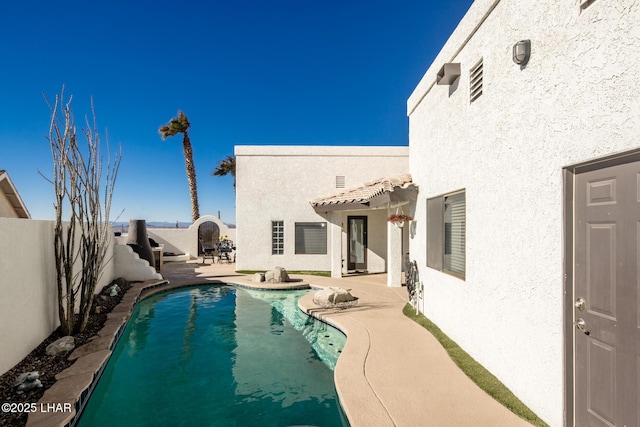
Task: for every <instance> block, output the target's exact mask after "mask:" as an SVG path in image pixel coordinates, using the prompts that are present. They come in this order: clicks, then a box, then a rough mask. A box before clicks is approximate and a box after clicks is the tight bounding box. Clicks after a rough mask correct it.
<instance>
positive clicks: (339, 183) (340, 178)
mask: <svg viewBox="0 0 640 427" xmlns="http://www.w3.org/2000/svg"><path fill="white" fill-rule="evenodd" d="M344 187H345V177H344V175H337V176H336V188H344Z"/></svg>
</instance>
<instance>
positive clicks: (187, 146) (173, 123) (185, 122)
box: [158, 111, 200, 222]
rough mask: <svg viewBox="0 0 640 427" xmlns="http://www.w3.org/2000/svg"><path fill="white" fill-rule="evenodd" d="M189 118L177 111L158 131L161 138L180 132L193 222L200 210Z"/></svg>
mask: <svg viewBox="0 0 640 427" xmlns="http://www.w3.org/2000/svg"><path fill="white" fill-rule="evenodd" d="M189 126H191V124H190V123H189V119H187V116H186V115H185V114H184V113H183V112H182V111H178V116H177V117H174V118H172V119H171V120H169V123H167V124H166V125H164V126H162V127H161V128H160V129H159V130H158V132H160V135H162V139H163V140H165V139H167V137H168V136H176V135H177V134H179V133H181V134H182V149H183V151H184V162H185V167H186V169H187V179H188V180H189V193H190V194H191V219H192V220H193V221H194V222H195V221H196V220H197V219H198V218H200V210H199V208H198V189H197V187H196V168H195V166H194V164H193V149H192V148H191V140H190V139H189V132H188V131H189Z"/></svg>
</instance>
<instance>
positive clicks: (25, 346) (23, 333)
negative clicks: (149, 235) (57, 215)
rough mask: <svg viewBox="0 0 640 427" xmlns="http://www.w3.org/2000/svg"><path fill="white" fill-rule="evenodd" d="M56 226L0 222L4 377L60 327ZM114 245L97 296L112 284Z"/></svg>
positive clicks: (0, 343) (0, 345) (0, 333)
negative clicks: (55, 254)
mask: <svg viewBox="0 0 640 427" xmlns="http://www.w3.org/2000/svg"><path fill="white" fill-rule="evenodd" d="M54 226H55V222H53V221H36V220H28V219H17V218H0V374H2V373H4V372H6V371H8V370H9V369H11V368H12V367H13V366H14V365H15V364H16V363H18V362H20V361H21V360H22V359H23V358H24V357H25V356H26V355H27V354H29V353H30V352H31V351H32V350H33V349H34V348H35V347H37V346H38V345H39V344H40V343H41V342H42V341H43V340H44V339H45V338H47V337H48V336H49V335H50V334H51V333H52V332H53V331H54V330H55V329H56V328H57V327H58V326H59V325H60V321H59V319H58V305H57V304H58V302H57V285H56V267H55V259H54V245H53V230H54ZM113 241H114V239H112V243H111V245H110V248H109V251H108V254H109V255H108V258H109V260H110V261H109V263H108V264H106V266H105V270H104V273H103V275H102V278H101V280H100V282H99V283H98V286H97V287H96V292H98V291H100V289H102V288H103V287H104V286H106V285H107V284H109V283H110V282H111V281H112V280H113V274H114V273H113V271H114V263H113V258H112V256H113Z"/></svg>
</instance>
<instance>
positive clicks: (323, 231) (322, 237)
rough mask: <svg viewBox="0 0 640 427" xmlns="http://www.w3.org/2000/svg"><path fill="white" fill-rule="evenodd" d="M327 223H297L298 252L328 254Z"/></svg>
mask: <svg viewBox="0 0 640 427" xmlns="http://www.w3.org/2000/svg"><path fill="white" fill-rule="evenodd" d="M326 253H327V223H326V222H297V223H296V254H326Z"/></svg>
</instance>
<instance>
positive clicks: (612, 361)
mask: <svg viewBox="0 0 640 427" xmlns="http://www.w3.org/2000/svg"><path fill="white" fill-rule="evenodd" d="M639 183H640V162H633V163H626V164H621V165H616V166H609V167H605V168H602V169H596V170H589V171H587V172H584V173H578V174H576V176H575V187H574V188H575V191H574V201H575V204H574V210H575V218H574V236H575V242H574V243H575V245H574V262H575V272H574V274H575V275H574V277H575V279H574V301H576V308H575V310H574V316H573V320H574V323H576V325H577V326H578V324H579V323H580V322H582V324H581V325H580V327H576V328H575V329H574V345H575V348H574V357H575V360H574V382H575V391H574V399H575V417H574V420H575V425H577V426H640V413H639V409H638V407H639V406H640V405H638V399H639V398H640V394H639V392H638V390H639V389H640V386H639V383H640V313H639V312H638V304H639V302H640V293H639V286H638V277H639V275H638V254H639V253H640V252H639V247H640V243H639V242H640V203H639V200H640V197H639V196H640V185H639ZM580 298H582V299H584V305H582V304H580V303H579V301H580V300H579V299H580Z"/></svg>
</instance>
